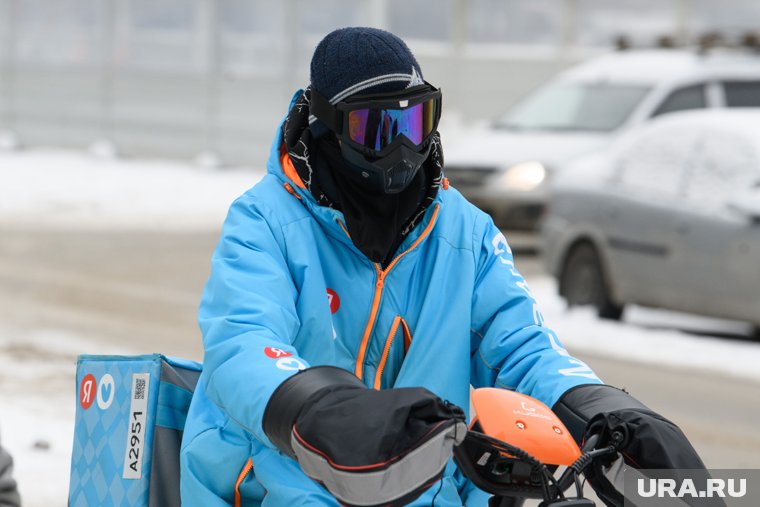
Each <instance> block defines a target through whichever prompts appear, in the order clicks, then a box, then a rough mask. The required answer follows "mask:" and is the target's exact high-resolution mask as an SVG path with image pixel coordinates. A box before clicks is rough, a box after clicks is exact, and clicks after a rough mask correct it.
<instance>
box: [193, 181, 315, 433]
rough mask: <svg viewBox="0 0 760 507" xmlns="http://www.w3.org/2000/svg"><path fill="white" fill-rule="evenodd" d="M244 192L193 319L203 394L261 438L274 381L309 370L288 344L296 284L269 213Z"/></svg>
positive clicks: (229, 220)
mask: <svg viewBox="0 0 760 507" xmlns="http://www.w3.org/2000/svg"><path fill="white" fill-rule="evenodd" d="M267 215H268V213H266V211H265V210H259V209H257V207H256V205H255V203H254V202H253V199H252V198H251V197H249V196H243V197H241V198H240V199H238V200H237V201H235V202H234V203H233V204H232V206H231V207H230V211H229V214H228V215H227V219H226V221H225V223H224V228H223V230H222V237H221V240H220V241H219V244H218V246H217V248H216V251H215V252H214V255H213V258H212V261H211V276H210V278H209V280H208V282H207V284H206V288H205V290H204V292H203V297H202V299H201V305H200V310H199V314H198V321H199V324H200V327H201V331H202V333H203V344H204V348H205V356H204V366H203V368H204V374H203V377H204V379H205V384H204V388H205V392H206V395H207V397H208V398H209V399H210V400H212V401H213V402H214V403H215V404H216V405H218V406H219V407H220V408H221V409H222V410H223V411H224V412H225V413H227V415H229V417H230V418H232V419H233V420H234V421H235V422H237V423H238V424H240V425H241V426H242V427H243V428H245V429H246V430H247V431H249V432H250V433H252V434H253V435H254V436H255V437H256V438H258V439H259V440H260V441H261V442H263V443H265V444H266V445H269V446H271V447H273V445H272V443H271V442H270V441H269V439H268V438H267V437H266V435H265V434H264V431H263V429H262V418H263V415H264V409H265V407H266V404H267V402H268V401H269V398H270V396H271V395H272V393H273V392H274V390H275V389H276V388H277V386H278V385H279V384H280V383H281V382H283V381H284V380H285V379H287V378H288V377H290V376H291V375H293V374H295V373H296V372H297V371H299V370H301V369H304V368H306V367H308V364H307V362H306V361H305V360H304V359H302V358H300V357H299V356H298V352H297V351H296V350H295V348H294V347H293V346H292V341H293V338H294V337H295V335H296V333H297V331H298V329H299V327H300V322H299V320H298V315H297V313H296V299H297V297H298V294H297V290H296V287H295V285H294V283H293V279H292V277H291V275H290V272H289V270H288V266H287V262H286V260H285V255H284V250H283V249H284V248H285V243H284V240H283V238H282V236H281V228H280V227H279V225H277V224H278V223H277V222H276V220H275V218H274V217H271V216H267Z"/></svg>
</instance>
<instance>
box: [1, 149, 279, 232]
mask: <svg viewBox="0 0 760 507" xmlns="http://www.w3.org/2000/svg"><path fill="white" fill-rule="evenodd" d="M263 174H264V172H263V170H253V169H246V168H229V169H221V170H219V169H217V170H212V169H202V168H200V167H198V166H194V165H192V164H190V163H182V162H169V161H159V160H147V161H146V160H139V161H138V160H122V159H105V158H97V157H93V156H90V155H88V154H86V153H81V152H73V151H64V150H35V151H20V152H3V151H0V220H1V221H2V222H3V223H12V224H16V225H21V226H23V225H29V224H34V225H37V226H39V225H47V226H65V227H78V228H83V227H84V228H86V227H91V228H100V227H108V228H109V229H113V228H125V227H126V228H142V229H145V228H149V229H173V230H177V229H185V230H187V229H203V228H209V227H218V226H219V225H220V224H221V223H222V221H223V220H224V217H225V215H226V212H227V208H228V207H229V205H230V203H231V202H232V201H233V200H234V199H235V198H236V197H237V196H239V195H240V194H242V193H243V192H244V191H245V190H246V189H248V188H249V187H251V186H253V185H254V184H255V183H256V182H257V181H258V180H259V179H261V177H262V176H263Z"/></svg>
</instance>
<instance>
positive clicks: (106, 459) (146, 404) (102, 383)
mask: <svg viewBox="0 0 760 507" xmlns="http://www.w3.org/2000/svg"><path fill="white" fill-rule="evenodd" d="M200 373H201V364H200V363H197V362H195V361H188V360H184V359H175V358H169V357H166V356H163V355H160V354H151V355H142V356H95V355H82V356H79V358H78V360H77V375H76V386H77V393H78V399H77V406H76V419H75V429H74V449H73V453H72V456H71V477H70V485H69V506H70V507H94V506H98V507H180V497H179V453H180V444H181V442H182V430H183V428H184V426H185V418H186V416H187V411H188V409H189V408H190V400H191V399H192V396H193V391H194V390H195V386H196V384H197V383H198V377H199V376H200Z"/></svg>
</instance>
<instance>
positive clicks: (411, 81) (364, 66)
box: [311, 27, 423, 104]
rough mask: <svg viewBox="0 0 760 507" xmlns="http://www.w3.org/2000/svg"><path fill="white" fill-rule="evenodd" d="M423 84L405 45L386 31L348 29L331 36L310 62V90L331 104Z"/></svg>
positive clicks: (320, 44)
mask: <svg viewBox="0 0 760 507" xmlns="http://www.w3.org/2000/svg"><path fill="white" fill-rule="evenodd" d="M419 84H423V81H422V71H421V70H420V65H419V64H418V63H417V60H416V59H415V58H414V55H413V54H412V52H411V51H410V50H409V48H408V47H407V45H406V44H405V43H404V41H402V40H401V39H399V38H398V37H396V36H395V35H393V34H392V33H390V32H386V31H385V30H380V29H377V28H363V27H349V28H340V29H338V30H335V31H333V32H330V33H329V34H327V35H326V36H325V38H324V39H322V41H321V42H320V43H319V44H318V45H317V48H316V49H315V50H314V56H313V57H312V59H311V86H312V88H314V89H315V90H317V91H318V92H319V93H321V94H322V95H323V96H324V97H326V98H327V99H328V100H329V101H330V102H331V103H332V104H335V103H337V102H339V101H341V100H343V99H345V98H346V97H349V96H351V95H354V94H357V93H362V94H364V93H382V92H392V91H398V90H403V89H405V88H409V87H411V86H416V85H419Z"/></svg>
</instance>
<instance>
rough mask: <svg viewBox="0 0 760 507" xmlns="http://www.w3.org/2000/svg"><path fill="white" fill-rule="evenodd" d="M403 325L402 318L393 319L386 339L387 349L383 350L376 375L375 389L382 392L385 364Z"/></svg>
mask: <svg viewBox="0 0 760 507" xmlns="http://www.w3.org/2000/svg"><path fill="white" fill-rule="evenodd" d="M400 323H401V316H400V315H396V318H395V319H393V325H392V326H391V331H390V333H388V338H386V339H385V347H384V348H383V355H382V357H380V364H379V365H378V366H377V372H376V373H375V389H376V390H378V391H379V390H380V383H381V381H382V376H383V370H384V369H385V363H386V361H388V354H389V353H390V351H391V345H393V338H395V337H396V331H398V325H399V324H400Z"/></svg>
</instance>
